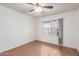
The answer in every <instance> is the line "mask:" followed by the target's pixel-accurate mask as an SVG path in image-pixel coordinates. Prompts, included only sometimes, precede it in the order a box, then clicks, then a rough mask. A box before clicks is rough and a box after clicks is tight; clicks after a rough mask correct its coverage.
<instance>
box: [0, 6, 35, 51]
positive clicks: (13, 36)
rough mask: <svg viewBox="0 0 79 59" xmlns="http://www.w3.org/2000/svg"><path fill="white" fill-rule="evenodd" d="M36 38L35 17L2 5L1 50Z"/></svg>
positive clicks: (0, 17)
mask: <svg viewBox="0 0 79 59" xmlns="http://www.w3.org/2000/svg"><path fill="white" fill-rule="evenodd" d="M34 39H35V36H34V19H33V18H31V17H30V16H27V15H24V14H21V13H19V12H16V11H14V10H11V9H9V8H6V7H3V6H0V52H2V51H5V50H8V49H11V48H14V47H17V46H19V45H22V44H24V43H27V42H30V41H32V40H34Z"/></svg>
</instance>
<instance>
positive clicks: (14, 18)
mask: <svg viewBox="0 0 79 59" xmlns="http://www.w3.org/2000/svg"><path fill="white" fill-rule="evenodd" d="M0 56H79V3H0Z"/></svg>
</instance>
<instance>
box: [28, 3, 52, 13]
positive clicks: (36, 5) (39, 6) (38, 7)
mask: <svg viewBox="0 0 79 59" xmlns="http://www.w3.org/2000/svg"><path fill="white" fill-rule="evenodd" d="M27 4H29V5H33V6H34V7H33V8H32V9H31V10H30V12H33V11H35V10H36V11H37V12H41V11H42V9H43V8H46V9H52V8H53V6H42V5H41V4H39V3H35V4H33V3H27Z"/></svg>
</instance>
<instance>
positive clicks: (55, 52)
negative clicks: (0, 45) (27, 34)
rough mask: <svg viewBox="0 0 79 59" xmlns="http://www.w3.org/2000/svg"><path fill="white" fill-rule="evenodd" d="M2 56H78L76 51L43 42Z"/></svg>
mask: <svg viewBox="0 0 79 59" xmlns="http://www.w3.org/2000/svg"><path fill="white" fill-rule="evenodd" d="M0 55H1V56H77V55H78V52H77V50H76V49H72V48H67V47H63V46H59V45H55V44H50V43H46V42H41V41H33V42H30V43H28V44H25V45H22V46H20V47H17V48H14V49H11V50H9V51H5V52H3V53H1V54H0Z"/></svg>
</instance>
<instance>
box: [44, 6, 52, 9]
mask: <svg viewBox="0 0 79 59" xmlns="http://www.w3.org/2000/svg"><path fill="white" fill-rule="evenodd" d="M43 8H48V9H52V8H53V6H43Z"/></svg>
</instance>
